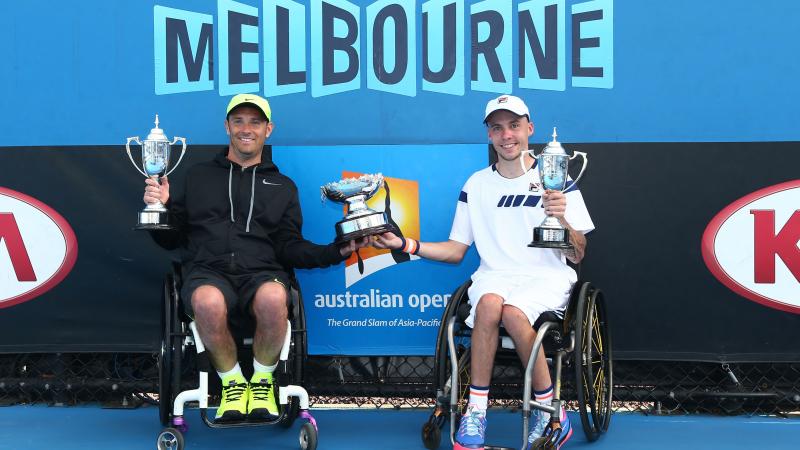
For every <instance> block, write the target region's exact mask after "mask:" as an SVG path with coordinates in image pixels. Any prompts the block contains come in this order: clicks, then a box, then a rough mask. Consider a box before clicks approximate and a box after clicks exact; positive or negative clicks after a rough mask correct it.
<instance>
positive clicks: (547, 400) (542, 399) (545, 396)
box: [533, 384, 553, 417]
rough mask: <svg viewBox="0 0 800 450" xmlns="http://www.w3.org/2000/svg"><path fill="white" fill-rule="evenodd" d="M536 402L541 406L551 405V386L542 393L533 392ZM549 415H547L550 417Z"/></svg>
mask: <svg viewBox="0 0 800 450" xmlns="http://www.w3.org/2000/svg"><path fill="white" fill-rule="evenodd" d="M533 395H534V396H535V397H536V401H537V402H539V403H540V404H542V405H546V406H550V405H552V404H553V385H552V384H551V385H550V387H549V388H547V389H545V390H543V391H533ZM550 415H551V414H547V417H550Z"/></svg>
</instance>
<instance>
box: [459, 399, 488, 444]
mask: <svg viewBox="0 0 800 450" xmlns="http://www.w3.org/2000/svg"><path fill="white" fill-rule="evenodd" d="M485 433H486V411H482V410H480V409H478V408H475V407H472V406H470V407H469V408H467V412H466V413H465V414H464V415H463V416H461V422H460V424H459V426H458V432H457V433H456V438H455V441H456V443H455V445H453V450H483V439H484V436H485Z"/></svg>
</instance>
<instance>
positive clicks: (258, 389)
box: [250, 383, 272, 401]
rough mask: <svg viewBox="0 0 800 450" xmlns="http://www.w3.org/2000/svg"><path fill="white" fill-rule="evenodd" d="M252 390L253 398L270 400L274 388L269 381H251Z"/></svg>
mask: <svg viewBox="0 0 800 450" xmlns="http://www.w3.org/2000/svg"><path fill="white" fill-rule="evenodd" d="M250 392H252V393H253V400H265V401H269V396H270V394H271V393H272V389H270V384H269V383H250Z"/></svg>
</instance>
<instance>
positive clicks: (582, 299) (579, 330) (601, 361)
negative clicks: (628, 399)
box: [573, 283, 613, 441]
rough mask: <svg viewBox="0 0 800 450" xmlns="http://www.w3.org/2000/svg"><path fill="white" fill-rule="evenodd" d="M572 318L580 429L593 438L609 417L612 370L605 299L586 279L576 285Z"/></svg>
mask: <svg viewBox="0 0 800 450" xmlns="http://www.w3.org/2000/svg"><path fill="white" fill-rule="evenodd" d="M574 319H575V323H574V330H575V350H574V352H573V358H574V366H575V381H576V384H577V385H576V391H577V397H578V408H579V411H580V416H581V423H582V425H583V432H584V434H586V438H587V439H588V440H589V441H594V440H596V439H597V438H598V437H599V436H600V434H602V433H603V432H605V431H606V430H608V425H609V422H610V421H611V394H612V392H611V391H612V386H613V381H612V372H613V370H612V359H611V338H610V336H609V331H608V317H607V315H606V309H605V302H604V300H603V295H602V293H601V292H600V291H599V290H597V289H594V288H593V287H592V286H591V285H590V284H589V283H584V284H583V285H582V286H581V287H580V293H579V298H578V305H577V308H576V312H575V318H574Z"/></svg>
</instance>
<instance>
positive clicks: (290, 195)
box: [153, 147, 344, 273]
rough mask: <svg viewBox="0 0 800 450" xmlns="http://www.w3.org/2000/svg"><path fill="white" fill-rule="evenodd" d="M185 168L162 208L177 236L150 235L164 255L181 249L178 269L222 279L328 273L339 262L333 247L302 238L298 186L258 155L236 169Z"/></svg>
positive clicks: (223, 158) (218, 162)
mask: <svg viewBox="0 0 800 450" xmlns="http://www.w3.org/2000/svg"><path fill="white" fill-rule="evenodd" d="M227 154H228V149H227V147H226V148H225V149H224V150H222V152H220V153H218V154H217V155H216V156H215V157H214V159H213V160H211V161H207V162H203V163H200V164H196V165H194V166H192V167H191V168H190V169H189V171H188V173H187V174H186V183H185V186H184V189H183V193H182V194H178V195H176V196H175V198H172V197H171V198H170V201H169V202H168V205H167V207H168V208H169V210H170V212H171V214H173V220H174V221H175V223H176V225H177V227H178V233H159V232H154V233H153V235H154V238H155V239H156V242H158V243H159V245H161V246H162V247H164V248H167V249H174V248H176V247H180V248H181V259H182V261H183V264H184V268H191V267H192V266H193V265H195V264H199V265H203V266H207V267H210V268H213V269H216V270H220V271H223V272H227V273H252V272H258V271H275V270H281V271H289V270H291V269H292V268H299V269H306V268H314V267H327V266H330V265H332V264H337V263H339V262H341V261H343V260H344V258H343V257H342V256H341V254H340V253H339V248H338V247H337V246H336V245H334V244H329V245H317V244H314V243H312V242H309V241H307V240H306V239H304V238H303V235H302V232H301V230H302V226H303V216H302V213H301V212H300V202H299V200H298V197H297V186H295V184H294V182H293V181H292V180H291V179H289V177H287V176H285V175H283V174H281V173H280V172H279V171H278V168H277V166H275V164H273V163H272V161H271V160H270V159H268V156H267V154H263V155H262V161H261V163H259V164H257V165H255V166H250V167H247V168H242V167H241V166H240V165H238V164H236V163H235V162H232V161H230V160H229V159H228V158H227Z"/></svg>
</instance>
